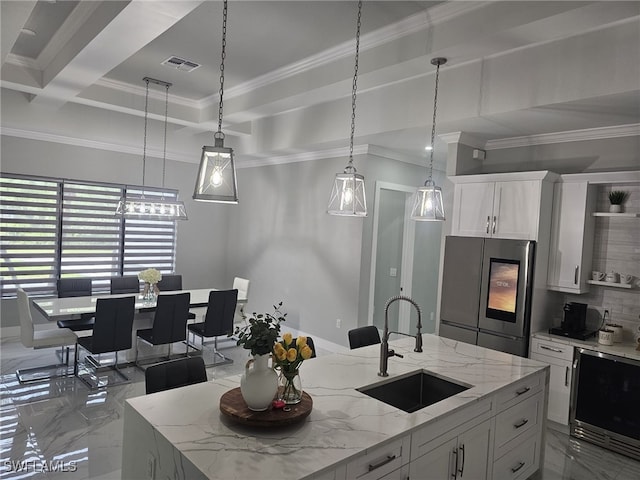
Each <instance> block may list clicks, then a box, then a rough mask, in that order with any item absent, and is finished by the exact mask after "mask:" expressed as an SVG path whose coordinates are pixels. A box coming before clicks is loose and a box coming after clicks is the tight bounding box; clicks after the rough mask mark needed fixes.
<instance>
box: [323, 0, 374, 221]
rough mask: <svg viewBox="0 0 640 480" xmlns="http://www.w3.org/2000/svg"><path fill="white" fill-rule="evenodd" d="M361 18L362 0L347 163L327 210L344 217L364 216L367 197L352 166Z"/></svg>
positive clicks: (358, 175)
mask: <svg viewBox="0 0 640 480" xmlns="http://www.w3.org/2000/svg"><path fill="white" fill-rule="evenodd" d="M361 18H362V0H360V1H359V2H358V27H357V30H356V61H355V67H354V73H353V86H352V91H351V139H350V143H349V163H347V166H346V167H345V169H344V172H343V173H337V174H336V178H335V180H334V182H333V188H332V189H331V195H330V197H329V206H328V207H327V212H328V213H329V214H331V215H341V216H345V217H366V216H367V199H366V195H365V189H364V177H363V176H362V175H360V174H359V173H357V171H356V168H355V167H354V166H353V137H354V135H355V130H356V93H357V87H358V56H359V51H360V24H361Z"/></svg>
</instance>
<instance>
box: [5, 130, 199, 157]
mask: <svg viewBox="0 0 640 480" xmlns="http://www.w3.org/2000/svg"><path fill="white" fill-rule="evenodd" d="M0 134H1V135H6V136H8V137H17V138H26V139H28V140H38V141H41V142H52V143H61V144H63V145H73V146H75V147H84V148H95V149H98V150H107V151H110V152H118V153H126V154H128V155H138V156H142V153H143V152H142V148H141V147H130V146H127V145H121V144H118V143H109V142H98V141H95V140H87V139H85V138H77V137H69V136H66V135H58V134H56V133H46V132H37V131H34V130H24V129H19V128H11V127H2V128H1V129H0ZM162 154H163V152H162V150H160V149H152V148H148V147H147V157H154V158H159V159H162ZM198 157H199V156H198ZM167 160H173V161H176V162H185V163H195V161H194V158H193V157H191V156H186V155H179V154H175V153H170V152H167ZM196 160H197V159H196Z"/></svg>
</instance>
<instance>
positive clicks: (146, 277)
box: [138, 268, 162, 285]
mask: <svg viewBox="0 0 640 480" xmlns="http://www.w3.org/2000/svg"><path fill="white" fill-rule="evenodd" d="M138 278H139V279H140V280H142V281H143V282H145V283H150V284H151V285H155V284H156V283H158V282H159V281H160V280H162V274H161V273H160V272H159V271H158V270H156V269H155V268H147V269H146V270H142V271H141V272H140V273H139V274H138Z"/></svg>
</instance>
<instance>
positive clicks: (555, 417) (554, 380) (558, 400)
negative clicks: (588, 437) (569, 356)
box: [531, 353, 572, 425]
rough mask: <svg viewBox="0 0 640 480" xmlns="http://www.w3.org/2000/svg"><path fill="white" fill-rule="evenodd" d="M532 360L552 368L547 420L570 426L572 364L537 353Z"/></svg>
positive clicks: (532, 356) (532, 355) (533, 354)
mask: <svg viewBox="0 0 640 480" xmlns="http://www.w3.org/2000/svg"><path fill="white" fill-rule="evenodd" d="M531 358H532V359H533V360H538V361H539V362H542V363H546V364H549V365H550V367H551V368H550V372H549V406H548V410H547V418H548V419H549V420H551V421H554V422H558V423H560V424H562V425H568V424H569V401H570V399H571V373H572V372H571V362H570V361H567V360H560V359H557V358H553V357H548V356H546V355H538V354H536V353H532V354H531Z"/></svg>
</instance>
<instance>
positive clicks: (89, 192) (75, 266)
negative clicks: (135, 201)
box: [60, 181, 122, 293]
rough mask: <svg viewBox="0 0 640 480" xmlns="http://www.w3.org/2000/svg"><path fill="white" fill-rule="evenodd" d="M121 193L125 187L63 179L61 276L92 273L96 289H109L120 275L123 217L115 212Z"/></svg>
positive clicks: (86, 275) (100, 290)
mask: <svg viewBox="0 0 640 480" xmlns="http://www.w3.org/2000/svg"><path fill="white" fill-rule="evenodd" d="M121 194H122V188H121V187H113V186H108V185H92V184H89V183H81V182H69V181H65V182H64V183H63V186H62V234H61V239H60V241H61V249H60V277H61V278H70V277H90V278H91V279H92V280H93V282H92V288H93V291H94V292H96V293H100V292H103V293H104V292H109V288H110V287H109V278H110V277H113V276H117V275H120V264H121V255H122V254H121V249H122V248H121V247H122V219H121V218H120V217H118V216H116V215H114V212H115V211H116V207H117V206H118V200H120V196H121Z"/></svg>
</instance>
